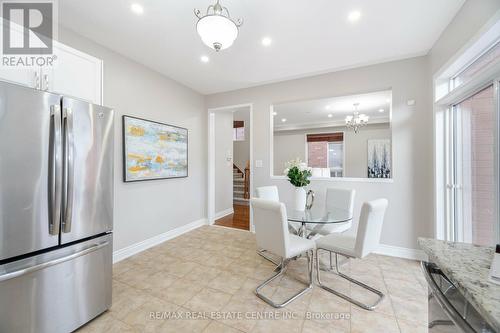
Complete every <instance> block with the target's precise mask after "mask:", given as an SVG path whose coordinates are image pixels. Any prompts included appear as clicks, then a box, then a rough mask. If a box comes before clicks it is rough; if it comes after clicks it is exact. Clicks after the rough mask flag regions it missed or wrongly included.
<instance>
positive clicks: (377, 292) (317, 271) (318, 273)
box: [316, 249, 385, 311]
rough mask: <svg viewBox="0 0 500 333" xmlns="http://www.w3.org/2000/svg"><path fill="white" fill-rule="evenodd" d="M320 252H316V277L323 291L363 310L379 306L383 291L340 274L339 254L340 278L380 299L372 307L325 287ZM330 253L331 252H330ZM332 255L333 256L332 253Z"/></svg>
mask: <svg viewBox="0 0 500 333" xmlns="http://www.w3.org/2000/svg"><path fill="white" fill-rule="evenodd" d="M319 250H320V249H317V250H316V275H317V279H318V284H319V286H320V287H321V288H322V289H324V290H326V291H328V292H330V293H332V294H334V295H337V296H339V297H341V298H343V299H345V300H346V301H348V302H351V303H353V304H356V305H357V306H359V307H361V308H363V309H365V310H370V311H372V310H374V309H375V308H376V307H377V305H379V303H380V302H381V301H382V300H383V299H384V297H385V295H384V294H383V293H382V292H381V291H379V290H377V289H375V288H372V287H370V286H368V285H366V284H364V283H363V282H360V281H358V280H355V279H353V278H352V277H350V276H348V275H346V274H344V273H342V272H340V269H339V258H338V254H337V253H335V269H336V270H337V275H338V276H340V277H342V278H344V279H346V280H348V281H350V282H352V283H355V284H357V285H358V286H360V287H362V288H364V289H367V290H368V291H371V292H372V293H374V294H376V295H377V296H379V297H378V299H377V300H376V301H375V303H373V304H372V305H367V304H363V303H361V302H359V301H357V300H355V299H353V298H351V297H349V296H347V295H345V294H342V293H341V292H338V291H336V290H333V289H332V288H330V287H328V286H326V285H324V284H323V283H321V277H320V267H319ZM322 250H323V249H322ZM325 251H327V250H325ZM328 252H330V251H328ZM330 254H331V252H330Z"/></svg>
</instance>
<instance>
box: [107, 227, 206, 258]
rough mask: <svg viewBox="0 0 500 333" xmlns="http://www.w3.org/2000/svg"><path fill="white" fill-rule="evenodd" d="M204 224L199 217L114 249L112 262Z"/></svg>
mask: <svg viewBox="0 0 500 333" xmlns="http://www.w3.org/2000/svg"><path fill="white" fill-rule="evenodd" d="M206 224H207V219H200V220H197V221H194V222H191V223H188V224H186V225H183V226H180V227H178V228H175V229H172V230H169V231H167V232H164V233H162V234H159V235H156V236H153V237H151V238H148V239H145V240H143V241H141V242H139V243H135V244H132V245H130V246H127V247H125V248H123V249H120V250H116V251H114V252H113V263H117V262H119V261H122V260H123V259H126V258H128V257H131V256H133V255H134V254H137V253H139V252H142V251H144V250H147V249H149V248H151V247H153V246H156V245H158V244H161V243H163V242H166V241H168V240H169V239H172V238H175V237H177V236H180V235H182V234H184V233H186V232H189V231H191V230H194V229H196V228H199V227H201V226H203V225H206Z"/></svg>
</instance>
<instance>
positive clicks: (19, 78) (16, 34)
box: [0, 20, 41, 89]
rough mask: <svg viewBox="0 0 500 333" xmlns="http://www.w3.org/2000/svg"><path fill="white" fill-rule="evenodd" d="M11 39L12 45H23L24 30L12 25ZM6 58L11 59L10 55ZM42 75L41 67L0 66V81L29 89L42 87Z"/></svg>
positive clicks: (0, 22)
mask: <svg viewBox="0 0 500 333" xmlns="http://www.w3.org/2000/svg"><path fill="white" fill-rule="evenodd" d="M2 22H3V21H1V20H0V24H2ZM10 38H11V44H13V45H22V43H23V28H22V27H20V26H18V25H17V24H15V23H10ZM5 56H6V57H10V56H9V55H5ZM2 61H3V59H2ZM40 74H41V73H40V67H37V66H30V67H24V66H15V67H14V66H13V67H11V66H3V65H2V66H0V79H2V80H4V81H8V82H11V83H17V84H20V85H23V86H25V87H29V88H36V89H38V88H39V87H40Z"/></svg>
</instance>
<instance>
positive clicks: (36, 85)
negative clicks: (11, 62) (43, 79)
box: [35, 71, 40, 89]
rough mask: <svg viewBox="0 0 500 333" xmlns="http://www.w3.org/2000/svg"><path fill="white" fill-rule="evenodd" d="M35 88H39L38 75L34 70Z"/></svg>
mask: <svg viewBox="0 0 500 333" xmlns="http://www.w3.org/2000/svg"><path fill="white" fill-rule="evenodd" d="M35 89H40V75H39V74H38V71H35Z"/></svg>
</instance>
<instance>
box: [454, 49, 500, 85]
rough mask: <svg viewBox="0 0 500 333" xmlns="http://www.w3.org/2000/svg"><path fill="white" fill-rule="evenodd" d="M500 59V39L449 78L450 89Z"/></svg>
mask: <svg viewBox="0 0 500 333" xmlns="http://www.w3.org/2000/svg"><path fill="white" fill-rule="evenodd" d="M499 61H500V41H497V42H496V44H494V45H493V46H492V47H490V48H488V49H487V50H486V51H485V52H483V53H482V54H481V55H480V56H479V57H478V58H477V59H476V60H475V61H474V62H472V64H469V65H468V66H466V67H465V68H464V69H463V70H461V71H460V72H459V73H458V74H456V75H454V76H453V77H452V78H451V79H450V90H453V89H455V88H457V87H459V86H461V85H462V84H464V83H466V82H468V81H469V80H470V79H471V78H473V77H474V75H476V74H477V73H479V72H480V71H481V70H482V69H485V68H487V67H490V66H491V65H493V64H495V63H498V62H499Z"/></svg>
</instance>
